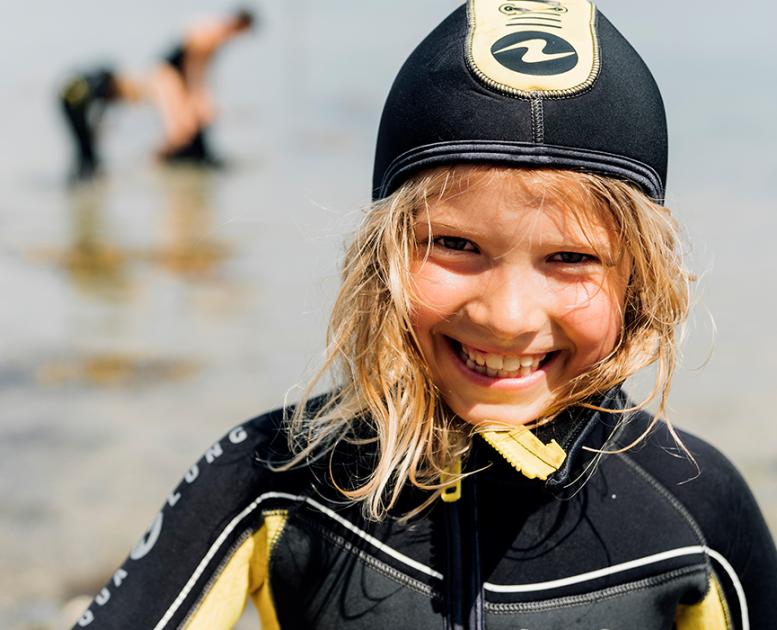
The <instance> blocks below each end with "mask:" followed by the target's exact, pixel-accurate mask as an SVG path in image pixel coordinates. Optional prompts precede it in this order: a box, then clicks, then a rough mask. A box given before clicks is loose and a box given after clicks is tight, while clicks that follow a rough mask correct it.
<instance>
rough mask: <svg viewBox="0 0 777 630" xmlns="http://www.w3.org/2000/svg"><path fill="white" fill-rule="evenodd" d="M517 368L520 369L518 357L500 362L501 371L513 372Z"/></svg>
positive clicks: (506, 358) (507, 358)
mask: <svg viewBox="0 0 777 630" xmlns="http://www.w3.org/2000/svg"><path fill="white" fill-rule="evenodd" d="M519 367H521V358H520V357H505V359H504V361H503V362H502V369H503V370H507V371H508V372H515V370H517V369H518V368H519Z"/></svg>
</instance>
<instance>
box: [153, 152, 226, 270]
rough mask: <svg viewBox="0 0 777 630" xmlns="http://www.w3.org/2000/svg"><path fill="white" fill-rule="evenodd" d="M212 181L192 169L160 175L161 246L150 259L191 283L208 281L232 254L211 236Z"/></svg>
mask: <svg viewBox="0 0 777 630" xmlns="http://www.w3.org/2000/svg"><path fill="white" fill-rule="evenodd" d="M215 177H216V174H214V173H213V172H212V171H209V170H203V169H198V168H191V167H170V168H166V169H164V170H163V171H162V172H161V173H160V185H161V188H162V194H163V196H164V197H165V214H164V218H163V222H162V245H161V247H160V248H159V249H158V250H156V251H152V252H151V253H150V258H151V260H152V261H153V262H155V263H157V264H159V265H160V266H161V267H163V268H165V269H167V270H168V271H172V272H173V273H177V274H181V275H183V276H185V277H186V278H188V279H190V280H197V279H198V278H201V279H204V278H207V277H211V276H212V275H213V274H214V272H216V271H217V270H218V269H219V267H220V266H221V265H222V264H223V263H224V261H225V260H226V259H228V258H229V257H230V256H231V254H232V252H231V249H230V247H228V246H227V244H226V243H224V242H223V241H221V240H219V239H218V238H216V237H215V236H214V235H213V234H212V232H213V223H214V212H213V210H212V207H213V203H212V196H213V183H214V178H215Z"/></svg>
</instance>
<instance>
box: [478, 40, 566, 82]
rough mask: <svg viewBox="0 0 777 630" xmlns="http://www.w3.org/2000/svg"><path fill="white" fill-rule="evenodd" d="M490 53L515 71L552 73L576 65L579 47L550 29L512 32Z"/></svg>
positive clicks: (532, 73) (546, 74) (499, 41)
mask: <svg viewBox="0 0 777 630" xmlns="http://www.w3.org/2000/svg"><path fill="white" fill-rule="evenodd" d="M491 54H492V55H494V59H496V60H497V61H498V62H499V63H500V64H502V65H503V66H504V67H505V68H507V69H509V70H512V71H513V72H519V73H520V74H528V75H532V76H549V75H553V74H561V73H562V72H567V71H569V70H571V69H572V68H574V67H575V66H576V65H577V61H578V56H577V51H576V50H575V49H574V47H573V46H572V44H570V43H569V42H568V41H566V40H565V39H562V38H560V37H558V36H556V35H553V34H551V33H543V32H540V31H523V32H518V33H511V34H510V35H507V36H505V37H502V38H501V39H499V40H498V41H497V42H496V43H494V45H493V46H491Z"/></svg>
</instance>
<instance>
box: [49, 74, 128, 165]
mask: <svg viewBox="0 0 777 630" xmlns="http://www.w3.org/2000/svg"><path fill="white" fill-rule="evenodd" d="M116 98H117V92H116V83H115V77H114V73H113V71H112V70H110V69H108V68H99V69H97V70H94V71H90V72H85V73H83V74H80V75H78V76H76V77H73V78H72V79H70V80H69V81H68V82H67V83H66V84H65V86H64V87H63V88H62V90H61V92H60V95H59V99H60V104H61V107H62V111H63V112H64V114H65V120H66V122H67V125H68V129H69V130H70V132H71V134H72V136H73V141H74V142H75V146H76V166H75V168H74V172H73V175H74V177H76V178H83V177H89V176H90V175H92V174H93V173H94V172H95V170H96V169H97V167H98V165H99V158H98V155H97V150H96V147H95V143H96V138H95V136H96V130H97V126H98V124H99V121H100V118H102V115H103V113H104V111H105V107H106V105H107V104H108V103H110V102H111V101H113V100H115V99H116Z"/></svg>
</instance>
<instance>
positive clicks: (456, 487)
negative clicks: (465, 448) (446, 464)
mask: <svg viewBox="0 0 777 630" xmlns="http://www.w3.org/2000/svg"><path fill="white" fill-rule="evenodd" d="M440 482H441V483H442V484H443V487H442V488H441V489H440V498H441V499H442V500H443V501H444V502H445V503H455V502H456V501H458V500H459V499H461V457H456V459H455V460H454V461H453V464H452V466H451V467H450V469H449V470H448V471H443V472H442V473H441V474H440Z"/></svg>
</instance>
